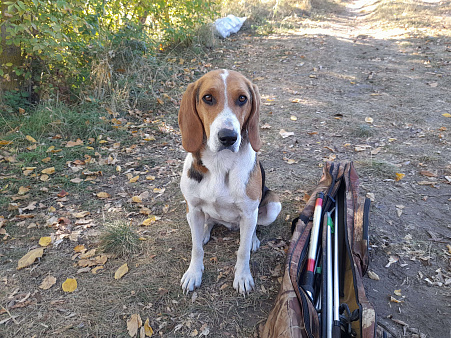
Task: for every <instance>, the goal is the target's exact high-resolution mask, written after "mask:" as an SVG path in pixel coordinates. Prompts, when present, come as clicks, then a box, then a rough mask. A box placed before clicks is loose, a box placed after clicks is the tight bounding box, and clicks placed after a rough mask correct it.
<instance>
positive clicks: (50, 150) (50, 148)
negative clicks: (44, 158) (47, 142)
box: [46, 146, 55, 153]
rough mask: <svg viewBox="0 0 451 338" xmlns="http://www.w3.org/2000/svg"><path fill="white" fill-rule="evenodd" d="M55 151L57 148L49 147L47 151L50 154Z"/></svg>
mask: <svg viewBox="0 0 451 338" xmlns="http://www.w3.org/2000/svg"><path fill="white" fill-rule="evenodd" d="M53 149H55V146H50V147H48V149H47V150H46V152H47V153H50V152H52V151H53Z"/></svg>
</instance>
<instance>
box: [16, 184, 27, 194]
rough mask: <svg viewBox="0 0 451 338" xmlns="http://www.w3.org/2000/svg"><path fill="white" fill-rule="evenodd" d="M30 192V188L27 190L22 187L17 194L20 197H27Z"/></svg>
mask: <svg viewBox="0 0 451 338" xmlns="http://www.w3.org/2000/svg"><path fill="white" fill-rule="evenodd" d="M29 191H30V188H27V187H22V186H21V187H20V188H19V191H18V192H17V194H18V195H25V194H26V193H27V192H29Z"/></svg>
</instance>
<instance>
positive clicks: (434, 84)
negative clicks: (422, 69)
mask: <svg viewBox="0 0 451 338" xmlns="http://www.w3.org/2000/svg"><path fill="white" fill-rule="evenodd" d="M428 85H429V86H430V87H432V88H435V87H437V86H438V83H437V82H430V83H428Z"/></svg>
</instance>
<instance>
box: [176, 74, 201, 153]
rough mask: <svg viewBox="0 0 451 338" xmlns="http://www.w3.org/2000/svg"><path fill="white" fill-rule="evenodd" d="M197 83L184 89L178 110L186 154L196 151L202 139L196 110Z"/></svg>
mask: <svg viewBox="0 0 451 338" xmlns="http://www.w3.org/2000/svg"><path fill="white" fill-rule="evenodd" d="M196 88H197V82H195V83H191V84H190V85H189V86H188V88H186V91H185V93H184V94H183V97H182V102H181V104H180V110H179V127H180V131H181V133H182V145H183V148H185V150H186V151H187V152H190V153H194V152H196V151H198V150H199V149H200V148H201V146H202V142H203V139H204V128H203V126H202V122H201V120H200V118H199V115H198V114H197V109H196Z"/></svg>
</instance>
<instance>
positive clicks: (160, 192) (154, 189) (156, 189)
mask: <svg viewBox="0 0 451 338" xmlns="http://www.w3.org/2000/svg"><path fill="white" fill-rule="evenodd" d="M165 190H166V189H165V188H153V192H154V193H156V194H162V193H164V192H165Z"/></svg>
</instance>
